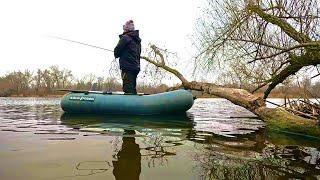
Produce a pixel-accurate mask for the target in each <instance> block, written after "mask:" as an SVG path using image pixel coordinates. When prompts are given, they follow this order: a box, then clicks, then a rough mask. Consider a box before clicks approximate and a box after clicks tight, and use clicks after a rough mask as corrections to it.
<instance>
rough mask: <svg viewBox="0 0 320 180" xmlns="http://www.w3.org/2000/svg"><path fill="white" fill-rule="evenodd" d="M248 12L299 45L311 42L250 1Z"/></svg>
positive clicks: (287, 24)
mask: <svg viewBox="0 0 320 180" xmlns="http://www.w3.org/2000/svg"><path fill="white" fill-rule="evenodd" d="M248 10H249V11H251V12H254V13H256V14H257V15H258V16H260V17H261V18H262V19H263V20H265V21H267V22H270V23H272V24H274V25H276V26H278V27H279V28H280V29H282V30H283V31H284V32H285V33H286V34H287V35H288V36H290V37H291V38H292V39H294V40H296V41H297V42H299V43H306V42H310V41H311V39H310V38H309V37H308V36H306V35H305V34H302V33H299V32H298V31H296V30H295V29H294V28H293V27H292V26H291V25H290V24H289V23H288V22H286V21H284V20H283V19H280V18H278V17H277V16H274V15H271V14H268V13H266V12H264V11H263V10H262V9H261V8H260V7H259V6H258V5H255V4H254V2H253V1H252V0H250V1H249V4H248Z"/></svg>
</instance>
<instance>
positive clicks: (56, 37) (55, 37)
mask: <svg viewBox="0 0 320 180" xmlns="http://www.w3.org/2000/svg"><path fill="white" fill-rule="evenodd" d="M48 37H51V38H54V39H60V40H64V41H68V42H73V43H78V44H82V45H85V46H89V47H93V48H97V49H102V50H105V51H109V52H113V51H112V50H110V49H106V48H102V47H99V46H95V45H91V44H87V43H83V42H79V41H74V40H70V39H66V38H61V37H58V36H48Z"/></svg>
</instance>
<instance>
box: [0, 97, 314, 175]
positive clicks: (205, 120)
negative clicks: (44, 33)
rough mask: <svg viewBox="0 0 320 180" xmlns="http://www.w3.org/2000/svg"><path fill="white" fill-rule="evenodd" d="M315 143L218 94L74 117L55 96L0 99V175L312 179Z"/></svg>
mask: <svg viewBox="0 0 320 180" xmlns="http://www.w3.org/2000/svg"><path fill="white" fill-rule="evenodd" d="M319 147H320V141H319V140H316V139H310V138H306V137H299V136H292V135H288V134H283V133H280V132H274V131H272V130H266V129H265V128H264V123H263V122H262V121H260V120H259V119H257V118H256V117H255V116H254V115H253V114H252V113H250V112H248V111H247V110H245V109H243V108H241V107H238V106H235V105H232V104H231V103H230V102H228V101H226V100H222V99H197V100H196V102H195V104H194V106H193V107H192V109H190V110H189V111H188V112H187V113H186V114H179V115H170V116H110V115H109V116H108V115H101V116H97V115H95V116H93V115H81V116H79V115H69V114H63V112H62V111H61V109H60V106H59V99H52V98H51V99H45V98H0V179H153V180H155V179H278V178H283V179H288V178H298V179H306V178H309V179H317V178H318V179H319V178H320V169H319V168H320V152H319Z"/></svg>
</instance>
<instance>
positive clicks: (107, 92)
mask: <svg viewBox="0 0 320 180" xmlns="http://www.w3.org/2000/svg"><path fill="white" fill-rule="evenodd" d="M56 91H63V92H71V93H84V94H89V93H90V94H108V95H138V96H142V95H150V94H145V93H137V94H131V93H123V92H110V91H88V90H76V89H57V90H56Z"/></svg>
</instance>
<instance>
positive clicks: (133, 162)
mask: <svg viewBox="0 0 320 180" xmlns="http://www.w3.org/2000/svg"><path fill="white" fill-rule="evenodd" d="M124 132H125V134H128V135H134V134H135V132H134V130H124ZM116 158H117V159H116V160H115V161H113V162H112V163H113V174H114V177H115V178H116V179H132V180H136V179H139V176H140V172H141V153H140V148H139V145H138V144H137V143H136V142H135V138H134V137H123V138H122V147H121V150H120V151H119V152H118V153H117V155H116Z"/></svg>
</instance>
